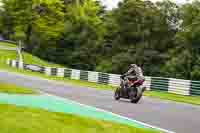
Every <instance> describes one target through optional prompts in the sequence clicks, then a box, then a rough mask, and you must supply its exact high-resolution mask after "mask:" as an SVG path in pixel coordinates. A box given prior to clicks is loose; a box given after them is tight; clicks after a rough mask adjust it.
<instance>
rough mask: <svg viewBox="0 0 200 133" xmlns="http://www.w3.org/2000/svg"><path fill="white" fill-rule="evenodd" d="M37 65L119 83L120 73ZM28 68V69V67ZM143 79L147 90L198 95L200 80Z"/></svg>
mask: <svg viewBox="0 0 200 133" xmlns="http://www.w3.org/2000/svg"><path fill="white" fill-rule="evenodd" d="M7 64H8V65H10V66H12V67H17V68H21V69H27V66H30V65H28V64H23V63H22V62H18V61H16V60H7ZM37 67H40V68H41V71H39V72H41V73H44V74H46V75H52V76H57V77H65V78H70V79H77V80H84V81H89V82H95V83H99V84H106V85H112V86H116V87H117V86H119V85H120V75H117V74H109V73H102V72H93V71H82V70H75V69H68V68H50V67H43V66H37ZM28 70H30V67H29V69H28ZM145 80H146V81H145V85H146V87H147V90H159V91H165V92H170V93H175V94H180V95H200V81H190V80H182V79H174V78H163V77H145Z"/></svg>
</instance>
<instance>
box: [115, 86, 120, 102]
mask: <svg viewBox="0 0 200 133" xmlns="http://www.w3.org/2000/svg"><path fill="white" fill-rule="evenodd" d="M114 98H115V100H119V99H120V89H119V88H117V89H116V90H115V95H114Z"/></svg>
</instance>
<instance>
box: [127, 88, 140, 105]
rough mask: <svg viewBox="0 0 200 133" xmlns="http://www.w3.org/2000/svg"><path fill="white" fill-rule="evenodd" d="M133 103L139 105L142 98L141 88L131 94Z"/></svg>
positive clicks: (132, 90) (133, 90) (135, 89)
mask: <svg viewBox="0 0 200 133" xmlns="http://www.w3.org/2000/svg"><path fill="white" fill-rule="evenodd" d="M129 97H130V100H131V103H138V102H139V101H140V99H141V98H142V90H141V89H140V88H134V89H131V91H130V92H129Z"/></svg>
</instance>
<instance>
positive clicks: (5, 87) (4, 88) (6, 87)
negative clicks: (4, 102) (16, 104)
mask: <svg viewBox="0 0 200 133" xmlns="http://www.w3.org/2000/svg"><path fill="white" fill-rule="evenodd" d="M0 93H8V94H36V92H34V91H33V90H31V89H28V88H25V87H19V86H16V85H12V84H6V83H1V82H0Z"/></svg>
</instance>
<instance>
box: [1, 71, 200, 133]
mask: <svg viewBox="0 0 200 133" xmlns="http://www.w3.org/2000/svg"><path fill="white" fill-rule="evenodd" d="M0 81H3V82H6V83H14V84H16V85H20V86H24V87H30V88H33V89H36V90H38V91H43V92H45V93H48V94H53V95H56V96H59V97H63V98H67V99H70V100H73V101H76V102H79V103H81V104H86V105H90V106H94V107H97V108H100V109H104V110H107V111H110V112H113V113H116V114H119V115H122V116H125V117H128V118H131V119H134V120H137V121H140V122H144V123H147V124H150V125H153V126H156V127H160V128H163V129H167V130H170V131H173V132H176V133H199V132H200V106H194V105H189V104H182V103H175V102H171V101H165V100H159V99H154V98H149V97H143V99H142V100H141V101H140V102H139V103H138V104H131V103H130V102H129V101H126V100H120V101H115V100H114V99H113V92H112V91H102V90H95V89H91V88H85V87H75V86H72V85H67V84H64V83H61V82H55V81H48V80H44V79H42V78H37V77H31V76H25V75H21V74H16V73H10V72H4V71H0Z"/></svg>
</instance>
